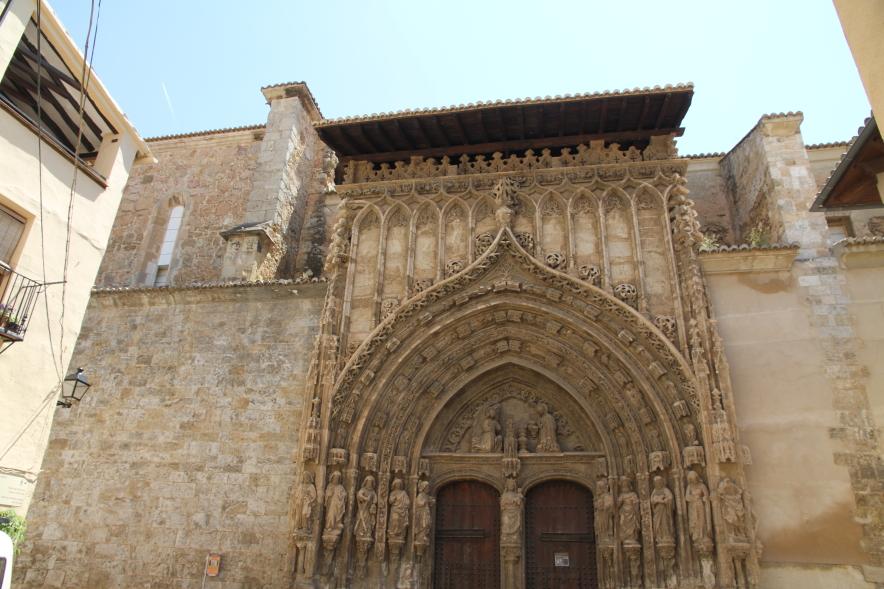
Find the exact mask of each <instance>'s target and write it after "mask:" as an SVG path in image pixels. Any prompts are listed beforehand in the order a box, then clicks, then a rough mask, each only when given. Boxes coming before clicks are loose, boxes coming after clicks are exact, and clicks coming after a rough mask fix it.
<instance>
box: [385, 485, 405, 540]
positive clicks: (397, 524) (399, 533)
mask: <svg viewBox="0 0 884 589" xmlns="http://www.w3.org/2000/svg"><path fill="white" fill-rule="evenodd" d="M404 487H405V484H404V483H403V482H402V479H396V480H394V481H393V486H392V489H391V490H390V499H389V503H390V521H389V523H388V524H387V539H388V540H389V541H390V542H397V541H398V542H404V541H405V532H406V530H407V528H408V510H409V508H410V507H411V500H410V499H409V498H408V493H406V492H405V489H404Z"/></svg>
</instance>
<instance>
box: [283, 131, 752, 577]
mask: <svg viewBox="0 0 884 589" xmlns="http://www.w3.org/2000/svg"><path fill="white" fill-rule="evenodd" d="M593 149H599V146H593V147H592V148H587V149H586V150H582V151H581V152H580V153H582V154H584V155H585V154H586V153H589V152H592V150H593ZM604 149H605V150H607V149H608V148H604ZM611 149H614V147H612V148H611ZM527 157H528V156H527V155H526V158H527ZM584 159H585V158H584ZM590 160H592V161H596V160H595V159H593V158H590V159H585V161H584V160H579V158H578V159H573V158H572V159H570V160H568V161H567V162H565V161H564V160H563V161H562V162H560V163H559V164H555V162H553V164H555V165H554V166H553V167H552V168H549V169H535V168H533V167H530V166H529V167H525V168H524V169H520V170H518V171H516V172H495V173H491V172H489V173H484V172H482V173H479V172H476V173H475V174H473V175H472V176H466V177H461V176H446V177H441V178H438V177H437V178H434V179H433V181H432V182H422V181H420V180H409V181H407V182H405V181H403V180H396V181H394V180H389V181H387V180H380V181H378V180H377V179H371V180H370V182H367V183H365V184H360V185H353V186H352V187H351V186H345V187H344V188H346V189H345V190H342V192H341V193H342V196H343V198H344V208H343V214H342V217H341V219H340V220H339V222H338V224H337V225H336V227H335V234H334V237H333V242H332V246H331V251H330V252H329V256H328V261H327V268H326V272H327V274H328V275H329V291H328V295H327V299H326V304H325V309H324V312H323V316H322V324H321V331H320V335H319V336H318V338H317V342H316V347H315V349H314V352H313V356H312V358H311V368H310V373H309V374H308V382H307V387H308V388H307V390H308V394H309V395H310V397H309V398H312V399H313V402H312V403H311V406H310V408H309V411H307V412H306V415H305V417H304V427H303V429H302V440H301V442H302V444H301V448H302V450H301V454H300V456H299V461H300V469H301V474H300V475H299V476H300V479H299V481H298V484H297V485H295V488H296V492H295V494H294V497H293V502H292V529H293V536H292V537H293V542H292V546H291V555H292V571H293V577H294V582H295V585H296V586H299V587H317V586H321V587H333V586H336V587H372V588H375V587H397V588H398V587H421V588H426V587H433V586H434V583H435V585H436V586H444V585H445V583H447V581H443V580H442V579H444V578H446V577H445V575H446V574H447V573H446V571H448V572H451V571H452V570H453V569H452V568H451V567H449V562H450V561H451V560H452V559H454V560H456V557H452V556H450V555H452V554H457V551H458V550H464V549H465V548H464V546H466V543H467V542H468V540H467V539H466V538H461V539H460V540H458V538H457V530H461V532H462V533H465V532H463V530H465V529H467V528H466V527H461V523H462V522H461V521H460V520H459V519H458V518H462V517H466V516H464V515H463V514H460V515H457V513H458V512H457V511H456V510H457V509H459V508H458V507H456V506H457V505H458V499H457V497H452V494H453V493H454V494H457V490H458V489H460V490H461V491H462V492H463V494H465V495H464V496H469V497H472V498H473V499H476V501H478V503H477V505H478V504H481V507H476V509H478V510H479V511H480V512H481V513H483V514H484V515H483V516H482V517H483V518H484V519H483V520H482V522H481V525H480V524H479V523H477V524H476V527H475V529H476V530H479V529H481V530H482V531H481V532H470V533H476V534H478V533H481V534H487V533H488V531H487V530H489V529H491V528H494V527H495V526H496V525H497V524H496V523H494V522H498V521H499V528H498V531H497V532H496V533H497V536H498V537H497V538H494V539H491V538H488V537H487V535H486V536H483V538H485V540H483V542H487V545H486V544H485V543H483V544H482V550H483V551H491V552H493V551H494V550H495V547H494V546H495V544H492V542H496V546H499V548H498V549H497V550H498V551H499V557H498V560H497V563H498V564H499V570H498V572H499V584H500V586H501V587H505V588H507V589H515V588H523V587H526V586H532V587H533V586H540V585H538V583H540V584H541V585H542V581H541V580H538V579H539V578H540V577H538V575H544V574H556V571H553V573H547V572H546V571H544V570H541V569H537V568H532V567H536V566H537V565H535V564H534V563H540V560H542V561H543V563H540V564H541V565H542V566H543V567H545V566H548V564H549V563H548V562H547V561H548V560H549V556H550V555H549V554H547V553H548V552H550V551H551V552H552V558H553V562H552V564H553V567H554V568H555V564H556V563H557V562H558V564H559V565H560V566H559V567H558V568H560V569H564V568H571V569H572V570H571V571H570V572H574V570H577V569H579V570H580V571H581V575H582V577H581V576H578V578H577V580H573V579H571V580H567V581H561V582H562V583H576V586H593V584H594V583H595V584H596V585H597V586H599V587H602V588H604V589H613V588H615V587H630V588H639V587H666V588H674V587H697V588H699V587H703V588H709V589H711V588H713V587H727V588H731V587H755V586H756V585H757V557H758V553H757V550H756V548H757V545H756V543H755V539H754V538H755V524H756V522H755V521H754V517H753V515H752V510H751V500H750V498H749V497H748V495H747V494H746V493H745V492H744V491H743V489H744V484H745V477H744V474H743V461H744V460H745V457H746V456H748V454H747V453H746V451H745V449H743V448H742V447H740V446H739V445H738V439H737V432H736V430H735V428H734V427H733V424H734V408H733V398H732V391H731V384H730V378H729V375H728V368H727V362H726V360H725V358H724V355H723V354H722V351H721V341H720V338H719V337H718V334H717V331H716V328H715V323H714V321H713V320H712V319H711V317H710V313H709V307H708V301H707V299H706V294H705V287H704V285H703V281H702V277H701V276H700V274H699V267H698V264H697V259H696V248H697V239H698V237H699V232H698V228H697V223H696V220H695V213H694V211H693V208H692V203H691V201H690V200H688V199H687V198H686V194H687V191H686V190H685V188H684V186H683V184H684V182H683V179H682V178H681V177H680V175H679V173H681V172H683V167H684V164H683V163H682V162H678V161H674V160H673V161H662V162H653V161H639V160H636V159H635V158H633V159H631V160H629V161H627V160H626V159H621V160H617V161H618V162H620V163H614V164H598V165H597V164H592V163H591V162H590ZM520 161H521V160H520ZM588 162H589V163H588ZM518 163H519V162H515V163H514V164H513V165H514V166H516V168H518V165H517V164H518ZM529 163H530V162H529ZM553 164H550V165H553ZM526 166H527V164H526ZM555 166H560V167H555ZM549 186H555V190H551V189H550V188H548V187H549ZM466 489H469V491H466ZM476 489H484V491H478V490H476ZM492 489H493V493H492ZM584 489H591V490H592V493H590V492H589V491H588V490H584ZM712 490H714V491H715V492H714V493H713V492H711V491H712ZM483 493H484V494H483ZM492 496H494V497H495V498H496V501H497V510H498V511H497V513H496V514H492V513H491V512H490V511H489V510H490V507H489V505H490V504H491V503H493V501H492V499H491V498H492ZM549 496H553V497H558V499H557V500H556V501H558V503H560V504H561V507H562V509H566V508H567V509H571V510H576V511H579V512H580V517H579V518H575V520H574V522H570V523H573V524H574V526H576V527H574V528H573V529H571V528H569V527H567V526H565V524H564V523H563V524H562V525H563V526H564V528H563V529H561V530H559V529H557V528H556V529H549V530H548V529H545V528H543V527H542V526H541V524H540V520H541V519H542V518H537V517H535V516H536V510H537V506H538V505H543V504H545V503H546V502H547V501H550V499H549ZM479 497H481V501H479V499H477V498H479ZM590 497H591V502H592V515H590V503H589V502H590ZM437 500H438V501H437ZM471 500H472V499H471ZM554 503H555V501H553V504H554ZM440 510H441V512H440ZM526 510H527V511H526ZM576 511H575V513H576ZM492 515H493V516H494V517H492ZM556 517H558V516H556ZM526 518H527V519H526ZM449 519H450V521H449ZM566 519H567V518H566ZM578 519H579V525H578V523H577V520H578ZM555 521H558V520H555ZM563 521H564V520H563ZM459 522H460V523H459ZM590 522H591V523H590ZM569 525H570V524H569ZM578 528H579V529H578ZM469 529H474V528H469ZM557 534H559V535H558V536H557ZM561 534H566V535H569V537H571V538H573V539H574V540H575V541H574V548H575V550H577V548H578V547H579V550H577V551H575V552H574V554H573V555H572V554H571V551H570V550H565V549H559V545H560V544H564V542H559V540H562V538H563V537H564V536H561ZM469 542H472V540H469ZM587 552H589V554H587ZM538 559H539V560H538ZM464 562H466V560H464ZM565 563H567V564H568V565H569V567H565V566H564V565H565ZM440 566H441V567H448V568H445V569H444V570H434V567H440ZM526 569H527V571H528V572H529V574H528V575H527V576H526ZM592 569H594V571H593V570H592ZM558 573H561V571H558ZM458 574H463V571H461V572H460V573H458ZM483 578H486V577H483ZM563 578H564V577H563ZM496 579H497V577H494V576H487V578H486V581H483V582H487V583H491V584H495V583H497V582H498V581H497V580H496Z"/></svg>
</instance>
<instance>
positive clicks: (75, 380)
mask: <svg viewBox="0 0 884 589" xmlns="http://www.w3.org/2000/svg"><path fill="white" fill-rule="evenodd" d="M91 386H92V385H91V384H89V381H87V380H86V377H85V376H83V369H82V368H77V371H76V372H72V373H71V374H68V375H67V376H66V377H65V379H64V380H63V381H62V383H61V399H59V400H58V402H57V403H56V405H58V406H60V407H68V408H69V407H70V406H71V405H72V404H73V402H74V401H76V402H77V403H79V402H80V401H82V400H83V397H85V396H86V391H88V390H89V387H91Z"/></svg>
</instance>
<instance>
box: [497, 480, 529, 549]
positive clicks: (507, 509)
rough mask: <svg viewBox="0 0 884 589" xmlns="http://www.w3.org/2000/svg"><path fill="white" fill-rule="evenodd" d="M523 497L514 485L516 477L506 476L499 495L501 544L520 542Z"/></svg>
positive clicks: (517, 543)
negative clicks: (502, 489) (501, 492)
mask: <svg viewBox="0 0 884 589" xmlns="http://www.w3.org/2000/svg"><path fill="white" fill-rule="evenodd" d="M524 500H525V499H524V497H523V496H522V493H521V492H520V491H519V489H518V488H517V487H516V479H512V478H508V479H506V483H505V486H504V491H503V494H502V495H501V496H500V541H501V544H507V545H519V544H521V542H522V503H523V502H524Z"/></svg>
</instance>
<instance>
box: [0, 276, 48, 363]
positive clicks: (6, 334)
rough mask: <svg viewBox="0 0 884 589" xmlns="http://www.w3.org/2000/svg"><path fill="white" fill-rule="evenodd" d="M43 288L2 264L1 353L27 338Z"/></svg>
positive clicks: (0, 303)
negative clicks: (29, 325)
mask: <svg viewBox="0 0 884 589" xmlns="http://www.w3.org/2000/svg"><path fill="white" fill-rule="evenodd" d="M42 286H43V285H42V284H40V283H39V282H37V281H35V280H31V279H30V278H28V277H26V276H24V275H22V274H19V273H18V272H16V271H15V270H13V269H12V268H10V267H9V266H7V265H6V264H4V263H3V262H0V352H2V351H3V350H5V349H6V348H7V347H9V346H10V345H11V344H13V343H15V342H20V341H22V340H23V339H24V338H25V332H26V331H27V330H28V323H29V322H30V319H31V315H32V313H33V311H34V305H35V304H36V303H37V296H38V295H39V294H40V289H41V287H42Z"/></svg>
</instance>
